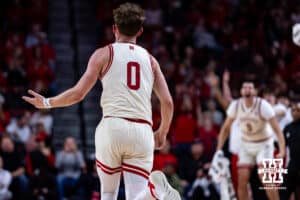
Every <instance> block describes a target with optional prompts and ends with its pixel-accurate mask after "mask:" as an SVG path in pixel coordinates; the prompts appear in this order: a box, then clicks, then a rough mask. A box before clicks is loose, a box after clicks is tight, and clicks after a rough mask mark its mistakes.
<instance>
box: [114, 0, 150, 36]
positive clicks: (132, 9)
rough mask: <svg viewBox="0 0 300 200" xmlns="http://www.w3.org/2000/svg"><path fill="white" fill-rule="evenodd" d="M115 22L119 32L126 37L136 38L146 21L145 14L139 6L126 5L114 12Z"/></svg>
mask: <svg viewBox="0 0 300 200" xmlns="http://www.w3.org/2000/svg"><path fill="white" fill-rule="evenodd" d="M113 16H114V22H115V24H116V25H117V27H118V29H119V32H120V33H121V34H123V35H125V36H129V37H131V36H134V35H135V34H137V32H138V31H139V30H140V29H141V27H142V25H143V22H144V21H145V12H144V10H143V9H142V8H141V7H140V6H139V5H137V4H134V3H124V4H121V5H120V6H119V7H118V8H116V9H114V10H113Z"/></svg>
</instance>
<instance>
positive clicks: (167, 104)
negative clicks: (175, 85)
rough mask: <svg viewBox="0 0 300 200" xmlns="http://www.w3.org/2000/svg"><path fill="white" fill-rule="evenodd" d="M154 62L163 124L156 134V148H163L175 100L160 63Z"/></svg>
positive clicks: (156, 88)
mask: <svg viewBox="0 0 300 200" xmlns="http://www.w3.org/2000/svg"><path fill="white" fill-rule="evenodd" d="M153 60H154V69H155V71H154V73H155V74H154V76H155V81H154V87H153V89H154V92H155V94H156V95H157V97H158V99H159V101H160V109H161V110H160V113H161V123H160V126H159V128H158V130H157V131H156V132H155V143H156V148H158V149H159V148H161V147H162V146H163V145H164V143H165V140H166V136H167V134H168V132H169V128H170V125H171V121H172V118H173V110H174V106H173V100H172V97H171V94H170V91H169V88H168V85H167V82H166V80H165V77H164V75H163V73H162V71H161V69H160V66H159V64H158V62H157V61H156V60H155V59H153Z"/></svg>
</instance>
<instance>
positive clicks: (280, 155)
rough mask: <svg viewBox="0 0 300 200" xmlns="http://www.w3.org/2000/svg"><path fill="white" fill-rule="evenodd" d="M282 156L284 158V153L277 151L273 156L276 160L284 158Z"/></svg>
mask: <svg viewBox="0 0 300 200" xmlns="http://www.w3.org/2000/svg"><path fill="white" fill-rule="evenodd" d="M284 156H285V153H284V151H279V153H278V154H277V155H276V156H275V157H276V158H282V159H283V158H284Z"/></svg>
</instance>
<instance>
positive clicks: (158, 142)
mask: <svg viewBox="0 0 300 200" xmlns="http://www.w3.org/2000/svg"><path fill="white" fill-rule="evenodd" d="M166 139H167V134H165V133H163V132H162V131H161V130H159V129H158V130H156V131H155V132H154V141H155V149H157V150H159V149H162V147H163V146H164V145H165V143H166Z"/></svg>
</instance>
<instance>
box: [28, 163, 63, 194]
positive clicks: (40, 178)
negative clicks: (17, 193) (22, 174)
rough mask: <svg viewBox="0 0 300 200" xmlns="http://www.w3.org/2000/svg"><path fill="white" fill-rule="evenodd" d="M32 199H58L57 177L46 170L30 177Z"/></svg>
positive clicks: (36, 172) (35, 172) (40, 170)
mask: <svg viewBox="0 0 300 200" xmlns="http://www.w3.org/2000/svg"><path fill="white" fill-rule="evenodd" d="M30 183H31V184H30V194H31V196H30V199H32V200H41V199H49V200H51V199H58V192H57V186H56V180H55V176H53V175H52V174H51V173H49V171H47V170H46V169H44V168H41V169H39V170H36V171H34V174H33V175H32V176H31V177H30Z"/></svg>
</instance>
